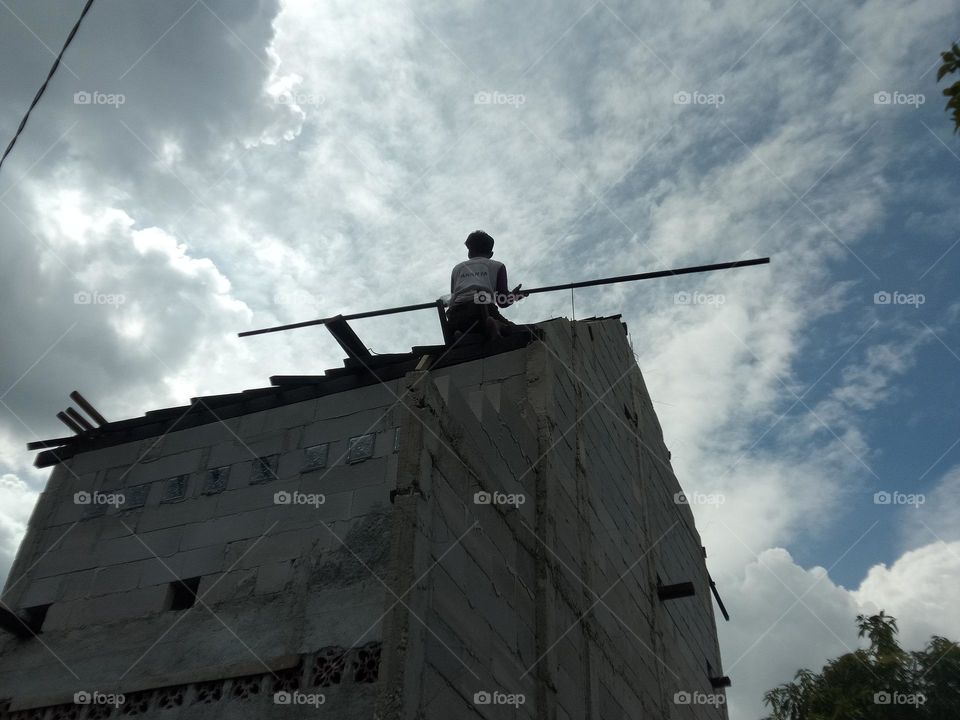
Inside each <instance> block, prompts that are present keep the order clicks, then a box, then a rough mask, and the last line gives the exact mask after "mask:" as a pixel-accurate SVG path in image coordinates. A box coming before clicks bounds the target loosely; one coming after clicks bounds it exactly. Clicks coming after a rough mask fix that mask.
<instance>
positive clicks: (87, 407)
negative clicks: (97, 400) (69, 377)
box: [70, 390, 107, 425]
mask: <svg viewBox="0 0 960 720" xmlns="http://www.w3.org/2000/svg"><path fill="white" fill-rule="evenodd" d="M70 399H71V400H73V401H74V402H75V403H76V404H77V405H79V406H80V409H81V410H83V411H84V412H85V413H86V414H87V415H89V416H90V417H92V418H93V421H94V422H95V423H96V424H97V425H106V424H107V419H106V418H105V417H104V416H103V415H101V414H100V413H98V412H97V409H96V408H95V407H94V406H93V405H91V404H90V403H89V402H88V401H87V399H86V398H85V397H84V396H83V395H81V394H80V391H79V390H74V391H73V392H72V393H70Z"/></svg>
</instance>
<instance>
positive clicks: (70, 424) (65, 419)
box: [57, 412, 83, 435]
mask: <svg viewBox="0 0 960 720" xmlns="http://www.w3.org/2000/svg"><path fill="white" fill-rule="evenodd" d="M57 420H59V421H60V422H62V423H63V424H64V425H66V426H67V427H68V428H70V429H71V430H73V431H74V432H75V433H76V434H77V435H79V434H80V433H82V432H83V428H82V427H81V426H80V425H79V424H78V423H76V422H74V421H73V420H72V419H71V418H70V416H69V415H67V414H66V413H65V412H58V413H57Z"/></svg>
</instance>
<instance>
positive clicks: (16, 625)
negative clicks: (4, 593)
mask: <svg viewBox="0 0 960 720" xmlns="http://www.w3.org/2000/svg"><path fill="white" fill-rule="evenodd" d="M0 630H6V631H7V632H8V633H10V634H11V635H14V636H16V637H18V638H21V639H26V638H28V637H33V632H32V631H31V629H30V626H29V625H28V624H27V622H26V621H25V620H23V619H22V618H20V616H18V615H16V614H15V613H12V612H10V611H9V610H7V608H5V607H0Z"/></svg>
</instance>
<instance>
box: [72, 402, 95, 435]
mask: <svg viewBox="0 0 960 720" xmlns="http://www.w3.org/2000/svg"><path fill="white" fill-rule="evenodd" d="M67 415H69V416H70V418H71V419H72V420H73V421H74V422H77V423H80V424H81V425H83V429H84V430H93V423H91V422H90V421H89V420H87V419H86V418H85V417H84V416H83V415H81V414H80V413H78V412H77V411H76V410H74V409H73V408H72V407H68V408H67Z"/></svg>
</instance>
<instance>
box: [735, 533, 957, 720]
mask: <svg viewBox="0 0 960 720" xmlns="http://www.w3.org/2000/svg"><path fill="white" fill-rule="evenodd" d="M721 594H722V596H723V600H724V603H725V604H726V605H727V607H728V609H729V610H730V612H731V614H732V616H733V621H732V622H730V623H723V622H722V621H721V622H720V626H719V632H720V638H721V642H722V647H723V651H724V671H725V672H726V673H727V674H729V675H730V676H731V677H732V679H733V686H732V687H731V688H730V690H728V691H727V696H728V699H729V705H730V717H731V720H747V719H753V718H758V717H761V716H762V715H763V714H764V712H763V711H764V708H763V706H762V702H761V698H762V695H763V693H765V692H766V691H767V690H770V689H772V688H773V687H775V686H777V685H779V684H781V683H784V682H788V681H790V680H792V679H793V676H794V674H795V673H796V671H797V670H799V669H801V668H808V669H810V670H813V671H814V672H819V671H820V670H821V668H822V667H823V665H824V664H826V662H827V661H828V660H830V659H832V658H835V657H837V656H839V655H842V654H844V653H847V652H851V651H853V650H856V649H857V648H858V647H860V646H861V644H862V641H860V640H858V638H857V628H856V623H855V620H856V616H857V615H858V614H861V613H863V614H874V613H876V612H879V611H880V610H884V611H885V612H886V613H887V614H888V615H893V616H894V617H896V618H897V622H898V626H899V628H900V635H899V641H900V643H901V645H902V646H903V647H904V648H906V649H908V650H918V649H920V648H922V647H923V646H924V645H925V644H926V642H927V641H928V640H929V639H930V636H931V635H932V634H937V635H943V636H946V637H948V638H950V639H951V640H957V639H960V618H958V616H957V613H956V608H957V607H958V606H960V542H954V543H950V544H947V543H942V542H937V543H933V544H930V545H927V546H925V547H921V548H918V549H916V550H912V551H909V552H906V553H904V554H903V555H902V556H901V557H900V558H899V559H898V560H897V561H896V562H894V563H893V564H892V565H891V566H890V567H889V568H888V567H886V566H884V565H877V566H875V567H873V568H871V569H870V571H869V573H868V574H867V577H866V578H865V579H864V581H863V582H862V583H861V584H860V587H859V588H857V589H856V590H853V591H850V590H847V589H845V588H843V587H842V586H839V585H837V584H835V583H834V582H833V581H832V580H831V579H830V577H829V576H828V575H827V571H826V570H825V569H824V568H822V567H814V568H810V569H804V568H801V567H800V566H798V565H797V564H796V563H795V562H794V560H793V558H792V557H791V556H790V554H789V553H788V552H787V551H786V550H784V549H782V548H773V549H770V550H766V551H764V552H763V553H761V554H760V556H759V557H758V558H757V559H756V560H755V561H754V562H751V563H749V564H748V565H747V566H746V567H745V569H744V571H743V574H742V575H741V576H740V577H739V579H738V580H737V581H735V582H734V581H732V579H731V580H728V581H727V582H726V583H725V584H724V585H723V586H721ZM882 689H883V688H878V690H882Z"/></svg>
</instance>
